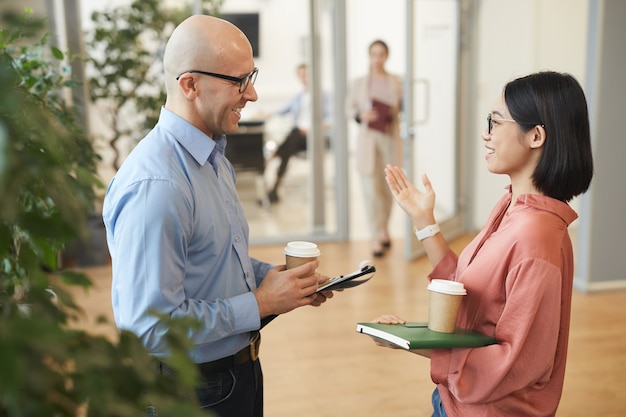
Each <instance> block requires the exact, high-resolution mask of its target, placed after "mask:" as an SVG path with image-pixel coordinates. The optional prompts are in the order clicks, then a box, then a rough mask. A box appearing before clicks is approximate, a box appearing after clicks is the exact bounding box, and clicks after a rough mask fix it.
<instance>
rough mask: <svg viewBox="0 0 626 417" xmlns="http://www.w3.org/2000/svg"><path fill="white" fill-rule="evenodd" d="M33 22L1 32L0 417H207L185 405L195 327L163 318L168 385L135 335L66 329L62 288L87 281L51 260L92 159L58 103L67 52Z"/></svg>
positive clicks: (91, 175)
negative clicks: (150, 411)
mask: <svg viewBox="0 0 626 417" xmlns="http://www.w3.org/2000/svg"><path fill="white" fill-rule="evenodd" d="M1 2H2V1H1V0H0V3H1ZM36 23H37V22H35V21H34V20H33V19H32V18H30V17H29V15H28V14H26V15H25V16H23V17H21V18H17V17H12V18H9V19H8V20H7V18H6V17H4V18H3V20H2V22H1V26H0V86H1V88H0V195H2V204H1V205H0V415H2V416H11V417H18V416H68V417H70V416H71V417H76V416H107V417H113V416H119V417H130V416H138V415H145V410H146V407H147V405H148V404H153V405H155V406H156V407H157V408H158V410H159V415H162V416H191V417H194V416H198V417H199V416H200V415H206V414H205V413H200V411H199V410H198V409H197V408H196V407H195V405H194V404H193V403H192V401H191V400H185V399H181V398H184V395H182V394H183V393H186V392H188V389H189V387H190V384H191V383H192V382H193V381H194V379H195V377H196V375H195V367H194V366H193V364H192V363H191V361H190V360H189V357H188V356H187V354H186V352H187V349H188V348H189V343H190V342H189V340H188V339H187V338H186V336H185V335H186V333H187V331H188V329H189V327H190V326H194V325H197V323H191V322H184V321H182V322H181V321H178V320H177V321H173V320H170V319H169V318H168V317H162V318H163V320H165V321H166V324H167V325H169V326H170V332H169V335H168V338H169V345H170V350H171V352H172V355H171V363H172V366H173V367H175V368H176V369H177V371H178V372H177V374H176V375H175V376H174V377H173V378H172V379H164V378H162V377H161V376H160V375H159V374H158V373H157V372H156V371H155V370H154V365H153V362H152V361H153V360H152V358H151V357H150V356H149V355H148V354H147V352H146V351H145V350H144V348H143V346H142V345H141V343H140V341H139V340H138V338H137V337H136V336H134V335H133V334H131V333H129V332H124V331H122V332H120V334H119V338H118V339H117V340H116V341H111V340H109V339H107V338H104V337H100V336H94V335H91V334H89V333H87V332H85V331H82V330H77V329H76V328H75V327H73V326H72V324H73V321H74V319H75V318H76V317H77V316H78V315H79V314H81V312H80V309H79V308H78V307H77V305H76V303H75V302H74V300H73V299H72V297H71V296H70V294H69V292H67V291H65V290H64V288H67V287H66V285H67V284H73V285H82V286H85V287H88V286H89V284H90V281H89V279H88V278H87V277H86V276H85V275H83V274H81V273H79V272H76V271H72V270H66V269H64V270H59V262H58V253H59V251H61V250H63V248H64V246H65V245H67V244H68V243H69V242H72V241H74V240H75V239H76V238H78V237H80V236H82V234H83V233H84V230H83V229H84V224H85V223H84V219H85V218H86V217H87V215H88V213H90V211H91V210H92V205H93V201H94V200H93V199H94V191H95V189H96V188H97V187H98V186H99V181H98V179H97V175H96V165H97V162H98V159H99V157H98V155H97V153H96V152H95V151H94V148H93V145H92V141H91V140H90V138H89V137H88V136H87V135H86V134H85V132H83V131H81V129H80V128H78V126H77V124H76V123H75V120H76V119H75V114H74V112H73V109H72V107H71V106H69V105H68V104H67V102H66V100H65V99H64V88H66V87H67V86H69V85H71V83H72V82H73V81H72V80H71V77H70V76H71V74H66V73H63V72H62V71H61V72H60V73H59V72H58V71H57V68H59V65H58V63H59V62H60V61H62V60H64V59H65V58H66V57H65V54H64V53H63V52H62V51H60V50H58V49H55V48H51V47H50V46H49V44H48V41H47V38H46V37H45V36H44V37H43V38H36V37H34V36H35V35H34V34H35V33H37V31H36V29H37V28H39V27H40V26H39V25H37V24H36ZM61 68H63V66H61ZM61 281H64V284H63V285H60V284H59V283H60V282H61ZM51 294H54V296H52V295H51ZM187 398H189V396H187ZM191 398H193V397H191Z"/></svg>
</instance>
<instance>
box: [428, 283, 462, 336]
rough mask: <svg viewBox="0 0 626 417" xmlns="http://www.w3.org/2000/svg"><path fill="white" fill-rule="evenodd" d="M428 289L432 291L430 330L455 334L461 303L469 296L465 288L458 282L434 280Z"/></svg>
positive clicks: (429, 314) (429, 318)
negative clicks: (465, 296) (464, 297)
mask: <svg viewBox="0 0 626 417" xmlns="http://www.w3.org/2000/svg"><path fill="white" fill-rule="evenodd" d="M427 288H428V290H429V291H430V300H429V303H430V305H429V313H428V328H429V329H430V330H434V331H436V332H441V333H454V330H455V329H456V319H457V316H458V315H459V308H460V307H461V301H463V296H464V295H466V294H467V291H466V290H465V286H464V285H463V283H461V282H457V281H450V280H446V279H433V280H431V281H430V284H428V287H427Z"/></svg>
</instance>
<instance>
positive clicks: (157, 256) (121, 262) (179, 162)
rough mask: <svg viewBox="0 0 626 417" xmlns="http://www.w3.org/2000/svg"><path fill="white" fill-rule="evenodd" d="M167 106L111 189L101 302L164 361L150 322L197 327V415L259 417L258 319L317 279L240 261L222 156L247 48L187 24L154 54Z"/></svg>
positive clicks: (308, 300)
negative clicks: (109, 276)
mask: <svg viewBox="0 0 626 417" xmlns="http://www.w3.org/2000/svg"><path fill="white" fill-rule="evenodd" d="M163 64H164V72H165V87H166V91H167V101H166V103H165V106H164V107H163V108H162V109H161V114H160V118H159V121H158V123H157V125H156V126H155V127H154V129H153V130H152V131H151V132H150V133H148V135H147V136H146V137H145V138H144V139H143V140H142V141H141V142H140V143H139V144H138V145H137V146H136V147H135V149H134V150H133V151H132V152H131V153H130V155H129V156H128V158H127V159H126V161H125V162H124V163H123V165H122V167H121V168H120V170H119V171H118V173H117V175H116V176H115V178H114V179H113V180H112V181H111V184H110V185H109V188H108V190H107V194H106V197H105V201H104V209H103V217H104V222H105V225H106V228H107V241H108V245H109V250H110V252H111V258H112V270H113V283H112V301H113V312H114V316H115V322H116V324H117V326H118V328H120V329H127V330H130V331H132V332H133V333H135V334H137V336H138V337H139V338H140V339H141V340H142V342H143V344H144V345H145V347H146V349H147V350H148V351H149V352H150V353H151V354H153V355H154V356H156V357H159V358H163V359H162V360H163V362H161V364H160V369H161V370H162V371H163V372H164V373H167V372H168V371H169V368H168V367H167V365H166V363H165V362H166V361H167V355H168V351H167V346H165V342H164V335H165V334H166V333H167V331H168V329H167V328H166V327H164V326H163V325H161V324H160V323H159V321H158V319H157V318H156V317H154V316H153V315H151V314H149V310H151V309H154V310H157V311H160V312H163V313H166V314H169V315H170V316H172V317H192V318H195V319H197V320H198V321H199V322H201V323H202V326H201V328H199V329H197V330H193V331H191V334H190V336H191V339H192V340H193V341H194V342H195V347H194V348H193V349H192V350H191V351H190V355H191V358H192V359H193V360H194V362H195V363H197V364H198V368H199V371H200V374H201V379H202V381H201V382H202V385H201V386H202V387H204V388H198V389H197V390H196V393H197V397H198V400H199V402H200V405H201V406H202V407H206V408H207V409H208V410H211V411H212V412H215V413H217V414H218V415H220V416H238V417H243V416H262V414H263V380H262V373H261V366H260V363H259V360H258V358H257V352H258V347H259V346H258V345H259V332H258V331H259V329H260V323H261V319H262V318H264V317H268V316H272V315H276V314H282V313H286V312H288V311H291V310H293V309H295V308H297V307H301V306H305V305H314V306H318V305H320V304H321V303H322V302H324V301H325V300H326V298H327V297H331V296H332V293H325V294H316V290H317V286H318V284H319V283H321V282H324V281H325V280H327V279H328V278H327V277H324V276H320V275H319V274H317V273H316V272H315V269H316V268H317V266H318V261H313V262H309V263H307V264H304V265H302V266H300V267H297V268H293V269H290V270H285V269H284V265H280V266H278V267H276V266H274V265H271V264H268V263H265V262H261V261H259V260H256V259H253V258H250V256H249V254H248V224H247V221H246V219H245V216H244V212H243V208H242V206H241V203H240V201H239V198H238V196H237V193H236V189H235V173H234V170H233V167H232V165H231V164H230V163H229V162H228V160H227V159H226V158H225V156H224V148H225V146H226V143H227V140H226V137H225V135H227V134H230V133H235V132H236V131H237V128H238V122H239V119H240V117H241V116H240V113H241V110H242V109H243V108H244V107H245V105H246V103H247V102H248V101H256V100H257V93H256V90H255V89H254V81H255V79H256V75H257V69H256V68H255V66H254V60H253V57H252V47H251V46H250V42H249V41H248V39H247V38H246V37H245V35H244V34H243V33H242V32H241V31H240V30H239V29H238V28H237V27H235V26H234V25H232V24H231V23H228V22H226V21H224V20H221V19H218V18H215V17H211V16H203V15H198V16H191V17H190V18H188V19H186V20H185V21H184V22H182V23H181V24H180V25H179V26H178V27H177V28H176V29H175V30H174V32H173V33H172V36H171V38H170V40H169V41H168V43H167V46H166V49H165V54H164V58H163Z"/></svg>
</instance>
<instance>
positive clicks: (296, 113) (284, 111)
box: [274, 91, 332, 128]
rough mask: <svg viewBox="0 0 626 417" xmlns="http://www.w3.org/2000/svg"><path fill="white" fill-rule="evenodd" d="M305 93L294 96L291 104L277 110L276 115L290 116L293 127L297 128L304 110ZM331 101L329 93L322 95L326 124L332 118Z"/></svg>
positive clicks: (323, 116) (323, 117)
mask: <svg viewBox="0 0 626 417" xmlns="http://www.w3.org/2000/svg"><path fill="white" fill-rule="evenodd" d="M304 94H305V93H304V91H301V92H299V93H297V94H296V95H294V96H293V97H292V98H291V100H289V102H288V103H287V104H286V105H285V106H284V107H282V108H281V109H279V110H276V111H275V112H274V114H277V115H281V116H285V115H289V116H290V118H291V127H294V128H297V127H299V126H298V120H299V119H300V112H301V110H302V102H303V100H304ZM331 114H332V112H331V101H330V95H329V94H328V93H323V95H322V119H323V121H324V122H326V123H329V122H330V116H331Z"/></svg>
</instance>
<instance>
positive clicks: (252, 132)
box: [226, 121, 265, 175]
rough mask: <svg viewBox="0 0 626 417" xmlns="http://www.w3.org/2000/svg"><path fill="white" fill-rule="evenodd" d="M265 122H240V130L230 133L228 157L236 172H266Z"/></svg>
mask: <svg viewBox="0 0 626 417" xmlns="http://www.w3.org/2000/svg"><path fill="white" fill-rule="evenodd" d="M263 131H264V122H263V121H246V122H239V131H238V132H237V133H234V134H230V135H228V136H227V137H228V145H227V146H226V158H228V160H229V161H230V163H231V164H233V167H235V171H236V172H241V171H254V172H256V173H258V174H259V175H263V173H264V172H265V156H264V153H263V148H264V138H263Z"/></svg>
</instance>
